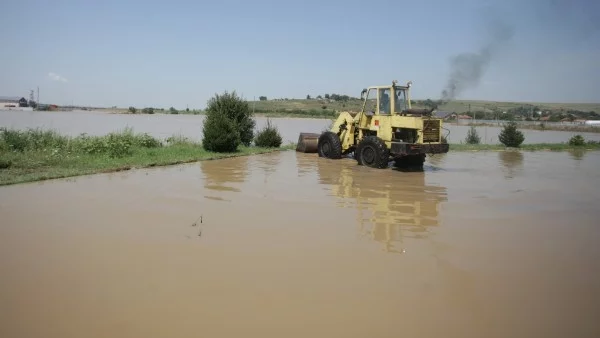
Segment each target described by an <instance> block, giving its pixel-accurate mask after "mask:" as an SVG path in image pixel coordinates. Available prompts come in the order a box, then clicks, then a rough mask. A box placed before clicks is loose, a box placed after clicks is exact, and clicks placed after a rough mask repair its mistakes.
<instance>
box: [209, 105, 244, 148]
mask: <svg viewBox="0 0 600 338" xmlns="http://www.w3.org/2000/svg"><path fill="white" fill-rule="evenodd" d="M203 134H204V135H203V139H202V146H203V147H204V149H206V150H207V151H214V152H219V153H226V152H235V151H236V150H237V147H238V146H239V145H240V143H241V139H240V133H239V131H238V129H237V126H236V124H235V122H234V121H232V120H231V119H229V118H227V116H225V115H224V114H219V112H218V111H217V112H211V113H210V114H207V116H206V119H205V120H204V126H203Z"/></svg>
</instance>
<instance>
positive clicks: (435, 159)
mask: <svg viewBox="0 0 600 338" xmlns="http://www.w3.org/2000/svg"><path fill="white" fill-rule="evenodd" d="M446 156H448V154H447V153H442V154H433V155H427V157H426V162H425V164H427V162H429V164H431V165H432V166H434V167H440V166H441V165H442V164H443V163H444V161H445V160H446Z"/></svg>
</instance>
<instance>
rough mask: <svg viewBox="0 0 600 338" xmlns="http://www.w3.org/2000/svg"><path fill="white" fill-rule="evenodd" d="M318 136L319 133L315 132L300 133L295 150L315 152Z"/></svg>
mask: <svg viewBox="0 0 600 338" xmlns="http://www.w3.org/2000/svg"><path fill="white" fill-rule="evenodd" d="M319 136H321V135H320V134H316V133H300V137H298V145H297V146H296V151H298V152H301V153H316V152H317V144H318V143H319Z"/></svg>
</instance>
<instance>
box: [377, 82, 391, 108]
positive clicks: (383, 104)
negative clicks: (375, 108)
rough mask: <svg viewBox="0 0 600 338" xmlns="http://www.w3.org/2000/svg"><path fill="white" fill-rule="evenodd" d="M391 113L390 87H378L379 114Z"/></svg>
mask: <svg viewBox="0 0 600 338" xmlns="http://www.w3.org/2000/svg"><path fill="white" fill-rule="evenodd" d="M391 113H392V105H391V99H390V89H389V88H381V89H379V114H382V115H389V114H391Z"/></svg>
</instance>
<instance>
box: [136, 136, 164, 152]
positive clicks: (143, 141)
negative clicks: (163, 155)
mask: <svg viewBox="0 0 600 338" xmlns="http://www.w3.org/2000/svg"><path fill="white" fill-rule="evenodd" d="M135 143H136V145H138V146H140V147H143V148H158V147H160V146H162V143H161V142H160V140H158V139H156V138H154V137H152V136H150V135H148V133H143V134H139V135H137V136H136V137H135Z"/></svg>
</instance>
